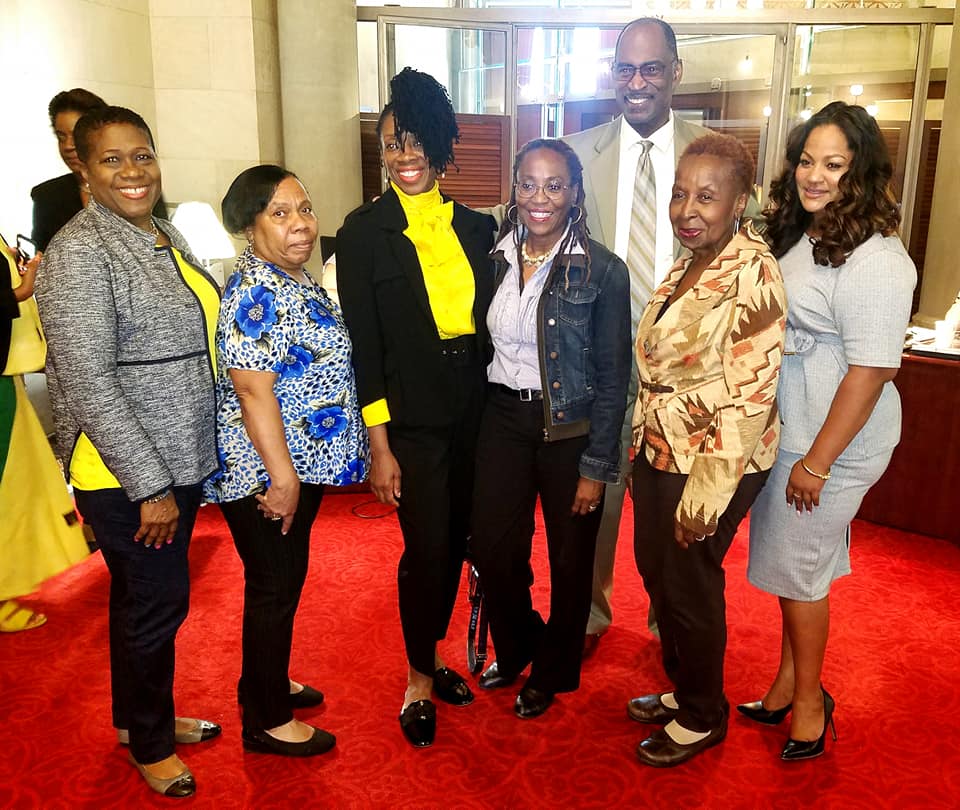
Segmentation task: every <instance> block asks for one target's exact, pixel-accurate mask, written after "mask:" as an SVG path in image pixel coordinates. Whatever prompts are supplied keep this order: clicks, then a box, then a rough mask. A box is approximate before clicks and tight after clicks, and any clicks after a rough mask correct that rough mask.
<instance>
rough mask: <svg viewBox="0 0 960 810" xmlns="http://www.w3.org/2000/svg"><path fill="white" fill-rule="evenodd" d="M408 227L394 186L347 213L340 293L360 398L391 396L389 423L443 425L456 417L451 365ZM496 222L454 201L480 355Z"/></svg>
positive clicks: (340, 244)
mask: <svg viewBox="0 0 960 810" xmlns="http://www.w3.org/2000/svg"><path fill="white" fill-rule="evenodd" d="M447 199H449V198H447V197H444V200H447ZM406 227H407V219H406V216H405V215H404V213H403V208H402V207H401V206H400V200H399V198H398V197H397V194H396V192H395V191H394V190H393V189H392V188H391V189H389V190H387V191H386V192H384V194H383V196H382V197H380V198H379V199H377V200H375V201H374V202H372V203H366V204H365V205H362V206H361V207H360V208H357V209H356V210H355V211H353V212H352V213H350V214H348V215H347V218H346V219H345V220H344V223H343V226H342V227H341V228H340V230H339V231H338V232H337V293H338V294H339V296H340V304H341V306H342V308H343V314H344V318H345V320H346V322H347V327H348V328H349V330H350V339H351V340H352V342H353V367H354V370H355V372H356V376H357V393H358V395H359V399H360V406H361V407H365V406H367V405H369V404H371V403H373V402H376V401H378V400H380V399H383V398H386V400H387V405H388V406H389V408H390V420H391V422H392V423H394V424H397V425H404V426H424V425H440V424H445V423H448V422H449V421H451V420H452V418H453V414H454V402H453V400H452V391H453V390H454V385H453V374H454V370H453V367H452V365H451V364H450V362H449V359H448V358H446V357H444V356H443V354H441V349H442V346H441V340H440V336H439V334H438V333H437V326H436V322H435V321H434V319H433V313H432V311H431V309H430V300H429V297H428V296H427V288H426V284H425V283H424V280H423V271H422V270H421V268H420V261H419V259H418V258H417V251H416V248H414V246H413V243H412V242H411V241H410V240H409V239H408V238H407V237H406V236H404V235H403V230H404V229H405V228H406ZM495 228H496V223H495V221H494V219H493V217H491V216H489V215H487V214H480V213H477V212H476V211H472V210H470V209H469V208H465V207H464V206H462V205H460V204H459V203H456V202H455V203H454V205H453V230H454V232H455V233H456V235H457V238H458V239H459V240H460V244H461V245H462V246H463V250H464V253H466V256H467V259H468V260H469V262H470V266H471V268H472V269H473V277H474V286H475V295H474V301H473V320H474V324H475V326H476V351H477V356H478V358H485V357H486V356H487V350H488V343H489V340H488V333H487V308H488V307H489V306H490V300H491V298H492V297H493V262H492V260H491V259H490V256H489V253H490V249H491V248H492V247H493V237H494V229H495Z"/></svg>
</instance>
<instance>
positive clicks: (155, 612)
mask: <svg viewBox="0 0 960 810" xmlns="http://www.w3.org/2000/svg"><path fill="white" fill-rule="evenodd" d="M74 495H75V497H76V502H77V509H78V510H79V511H80V514H81V515H83V520H84V522H85V523H87V524H89V525H90V526H91V527H92V528H93V531H94V534H96V536H97V542H98V543H99V544H100V550H101V551H102V553H103V560H104V562H105V563H106V565H107V569H108V570H109V571H110V688H111V696H112V702H113V725H114V727H115V728H125V729H128V730H129V732H130V752H131V753H132V754H133V757H134V759H136V760H137V762H140V763H142V764H151V763H153V762H159V761H160V760H162V759H166V758H167V757H168V756H170V755H171V754H172V753H173V744H174V743H173V731H174V728H173V726H174V714H173V672H174V658H175V656H174V642H175V640H176V637H177V630H178V629H179V628H180V625H181V624H183V620H184V619H185V618H186V617H187V610H188V609H189V607H190V572H189V568H188V563H187V549H188V548H189V546H190V535H191V534H192V533H193V524H194V522H195V521H196V517H197V510H198V509H199V507H200V497H201V489H200V487H199V486H192V487H176V488H175V489H174V497H175V498H176V501H177V507H178V508H179V509H180V519H179V522H178V523H177V531H176V533H175V534H174V538H173V542H172V543H165V544H164V545H162V546H161V547H160V548H155V547H153V546H151V547H150V548H146V547H145V546H144V545H143V543H138V542H136V541H135V540H134V539H133V536H134V534H136V532H137V529H138V528H139V527H140V504H139V503H131V502H130V501H129V500H128V499H127V495H126V493H125V492H124V491H123V490H122V489H97V490H86V491H85V490H79V489H78V490H75V491H74Z"/></svg>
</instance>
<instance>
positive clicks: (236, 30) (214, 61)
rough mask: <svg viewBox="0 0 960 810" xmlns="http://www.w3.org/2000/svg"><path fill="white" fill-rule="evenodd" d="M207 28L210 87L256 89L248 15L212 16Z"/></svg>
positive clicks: (250, 26)
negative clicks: (218, 17) (209, 52)
mask: <svg viewBox="0 0 960 810" xmlns="http://www.w3.org/2000/svg"><path fill="white" fill-rule="evenodd" d="M209 28H210V51H211V58H210V74H211V87H213V88H214V89H219V90H256V89H257V85H256V73H255V68H254V50H253V27H252V20H251V18H250V17H245V18H243V19H241V18H228V19H223V20H215V19H211V20H210V22H209Z"/></svg>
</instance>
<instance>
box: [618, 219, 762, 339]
mask: <svg viewBox="0 0 960 810" xmlns="http://www.w3.org/2000/svg"><path fill="white" fill-rule="evenodd" d="M748 230H749V229H748ZM763 248H764V244H763V242H762V240H761V239H760V237H758V236H756V234H751V236H747V235H744V234H743V233H740V234H737V236H735V237H734V238H733V239H731V240H730V241H729V242H728V243H727V246H726V247H725V248H724V249H723V250H722V251H721V253H720V255H719V256H717V258H716V259H714V261H713V263H712V264H711V265H710V266H709V267H708V268H707V269H706V270H704V271H703V274H702V275H701V276H700V279H699V281H697V283H696V285H695V286H694V287H693V288H692V289H690V290H689V291H687V292H686V293H685V294H684V295H683V296H682V297H681V298H680V299H679V300H677V301H674V302H673V303H672V304H671V305H670V307H669V308H668V309H667V311H666V312H664V313H663V316H662V317H661V318H660V320H659V321H658V320H656V318H657V313H658V312H660V310H661V309H662V308H663V304H664V302H665V301H666V300H667V299H668V298H669V297H670V295H671V294H672V293H673V291H674V290H675V289H676V288H677V285H678V284H679V283H680V279H682V278H683V274H684V272H686V269H687V266H688V265H689V262H690V256H689V255H688V256H684V257H683V258H682V259H680V260H678V261H677V262H676V263H675V264H674V265H673V267H672V268H671V269H670V272H669V273H668V274H667V277H666V278H665V279H664V280H663V283H662V284H661V285H660V286H659V287H658V288H657V289H656V290H655V291H654V293H653V296H652V297H651V298H650V303H649V304H648V305H647V308H646V309H645V310H644V312H643V315H642V317H641V318H640V324H639V326H638V328H637V335H638V340H639V339H640V337H642V338H643V349H644V351H645V352H650V351H652V350H653V349H654V347H656V346H658V345H659V344H661V343H663V342H664V341H669V340H672V339H675V338H676V337H677V336H678V335H680V333H684V336H685V341H684V342H685V343H686V344H687V345H689V344H690V343H691V342H692V341H693V339H695V338H696V332H697V326H696V325H697V324H698V323H699V322H700V321H701V320H702V319H703V318H704V316H705V315H707V314H708V313H710V312H711V311H712V310H714V309H715V308H716V307H717V306H718V305H719V304H720V302H721V301H723V300H724V299H725V298H727V297H728V295H729V294H730V290H731V287H733V285H734V284H736V282H737V279H738V277H739V271H740V268H741V267H743V265H744V264H746V263H747V262H750V261H752V260H753V259H754V257H756V255H757V254H758V253H759V252H760V250H761V249H763ZM691 330H692V331H691Z"/></svg>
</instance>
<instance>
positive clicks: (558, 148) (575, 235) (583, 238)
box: [497, 138, 590, 284]
mask: <svg viewBox="0 0 960 810" xmlns="http://www.w3.org/2000/svg"><path fill="white" fill-rule="evenodd" d="M536 149H549V150H550V151H551V152H556V153H557V154H558V155H559V156H560V157H562V158H563V160H564V162H565V163H566V164H567V171H568V172H569V173H570V184H571V185H575V186H576V187H577V196H576V198H575V199H574V201H573V205H572V206H571V207H570V214H569V215H568V219H569V221H570V228H569V229H568V230H567V233H566V235H565V236H564V237H563V241H562V242H561V243H560V247H559V249H558V250H557V256H564V255H566V256H567V265H566V268H565V269H564V277H565V279H566V283H567V284H569V283H570V278H569V272H570V256H569V254H570V250H571V249H573V248H574V247H575V246H576V245H579V246H580V248H581V249H582V250H583V253H584V256H585V257H586V260H587V268H586V278H587V279H589V278H590V243H589V241H588V238H589V233H590V232H589V231H588V230H587V209H586V208H584V206H583V199H584V193H583V166H582V165H581V164H580V158H578V157H577V153H576V152H574V151H573V149H571V148H570V146H569V145H568V144H567V143H566V142H564V141H561V140H559V139H557V138H535V139H534V140H532V141H527V143H525V144H524V145H523V147H522V148H521V149H520V151H519V152H517V156H516V158H514V161H513V185H512V186H511V187H510V202H509V203H508V204H507V215H506V216H505V217H504V218H503V224H502V225H501V226H500V235H499V236H498V238H497V241H498V242H499V241H500V240H501V239H503V238H504V237H505V236H506V235H507V234H509V233H513V243H514V245H515V246H516V248H517V258H518V260H519V257H520V255H521V248H522V247H523V229H522V228H520V227H519V220H517V221H516V222H515V221H513V220H511V219H510V212H511V211H515V210H517V179H518V177H519V174H520V164H521V163H522V162H523V159H524V158H525V157H526V156H527V155H528V154H530V152H533V151H534V150H536ZM574 211H577V212H578V213H577V215H576V216H574V214H573V212H574Z"/></svg>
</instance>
